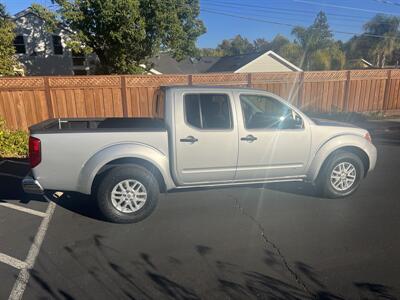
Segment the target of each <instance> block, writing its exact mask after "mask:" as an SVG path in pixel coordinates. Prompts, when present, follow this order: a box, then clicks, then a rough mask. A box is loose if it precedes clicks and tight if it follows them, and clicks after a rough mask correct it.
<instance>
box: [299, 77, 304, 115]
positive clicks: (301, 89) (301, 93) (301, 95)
mask: <svg viewBox="0 0 400 300" xmlns="http://www.w3.org/2000/svg"><path fill="white" fill-rule="evenodd" d="M303 98H304V72H300V77H299V85H298V92H297V107H298V108H301V106H302V105H303Z"/></svg>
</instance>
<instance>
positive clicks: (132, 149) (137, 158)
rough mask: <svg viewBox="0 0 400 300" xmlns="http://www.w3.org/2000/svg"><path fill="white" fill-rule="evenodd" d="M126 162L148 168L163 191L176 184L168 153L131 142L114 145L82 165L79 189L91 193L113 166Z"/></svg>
mask: <svg viewBox="0 0 400 300" xmlns="http://www.w3.org/2000/svg"><path fill="white" fill-rule="evenodd" d="M124 164H137V165H140V166H142V167H144V168H146V169H148V170H149V171H150V172H151V173H152V174H153V175H154V176H155V178H156V179H157V181H158V183H159V186H160V190H161V191H167V190H169V189H171V188H173V187H174V186H175V184H174V182H173V180H172V178H171V175H170V173H169V160H168V156H167V155H165V154H163V153H161V152H160V151H157V150H156V149H154V148H152V147H150V146H147V145H141V144H132V143H129V144H120V145H113V146H110V147H107V148H105V149H102V150H100V151H99V152H97V153H96V154H94V155H93V156H92V157H91V158H90V159H89V160H88V161H87V162H86V163H85V165H84V166H83V167H82V170H81V172H80V175H79V183H78V188H77V190H78V191H79V192H81V193H84V194H91V193H92V191H93V184H94V183H98V182H99V179H101V176H103V175H104V174H105V173H106V172H107V171H108V170H110V169H111V168H112V167H113V166H116V165H124ZM95 180H96V182H95Z"/></svg>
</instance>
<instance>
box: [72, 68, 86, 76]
mask: <svg viewBox="0 0 400 300" xmlns="http://www.w3.org/2000/svg"><path fill="white" fill-rule="evenodd" d="M74 75H76V76H78V75H87V71H86V70H85V69H77V70H74Z"/></svg>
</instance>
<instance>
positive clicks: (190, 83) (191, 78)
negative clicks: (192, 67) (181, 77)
mask: <svg viewBox="0 0 400 300" xmlns="http://www.w3.org/2000/svg"><path fill="white" fill-rule="evenodd" d="M188 85H193V75H192V74H189V75H188Z"/></svg>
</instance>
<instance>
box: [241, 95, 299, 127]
mask: <svg viewBox="0 0 400 300" xmlns="http://www.w3.org/2000/svg"><path fill="white" fill-rule="evenodd" d="M240 104H241V107H242V112H243V118H244V123H245V127H246V128H247V129H263V128H266V129H267V128H269V129H300V128H303V119H302V118H301V117H300V116H299V114H298V113H296V112H295V111H294V110H293V109H291V108H290V107H288V106H287V105H285V104H284V103H282V102H280V101H278V100H276V99H274V98H272V97H269V96H263V95H240Z"/></svg>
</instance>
